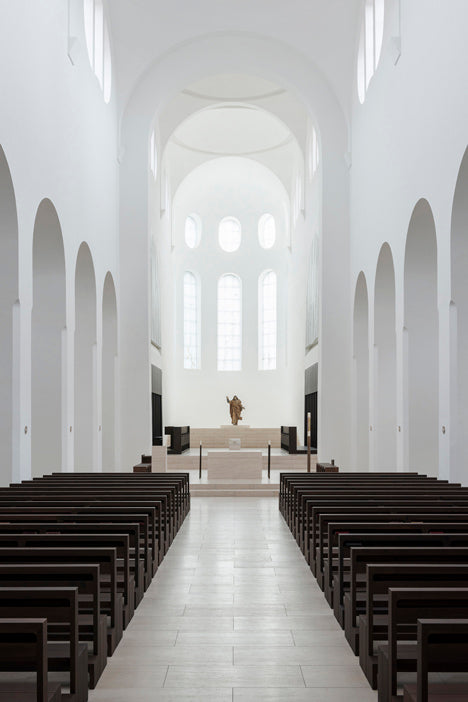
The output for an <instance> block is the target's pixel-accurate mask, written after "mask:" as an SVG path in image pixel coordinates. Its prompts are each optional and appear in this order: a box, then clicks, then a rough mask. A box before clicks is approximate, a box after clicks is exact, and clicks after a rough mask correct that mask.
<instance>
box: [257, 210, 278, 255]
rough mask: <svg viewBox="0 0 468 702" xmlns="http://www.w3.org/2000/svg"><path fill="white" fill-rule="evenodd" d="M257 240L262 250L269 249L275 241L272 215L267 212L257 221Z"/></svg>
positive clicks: (274, 225) (274, 226)
mask: <svg viewBox="0 0 468 702" xmlns="http://www.w3.org/2000/svg"><path fill="white" fill-rule="evenodd" d="M258 239H259V241H260V246H261V247H262V248H264V249H271V247H272V246H274V244H275V241H276V223H275V218H274V217H273V215H271V214H269V213H268V212H267V213H266V214H264V215H262V216H261V217H260V219H259V220H258Z"/></svg>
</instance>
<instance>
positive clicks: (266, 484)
mask: <svg viewBox="0 0 468 702" xmlns="http://www.w3.org/2000/svg"><path fill="white" fill-rule="evenodd" d="M217 451H219V452H221V453H224V452H225V451H226V449H224V448H221V449H213V448H207V449H203V450H202V477H201V479H200V478H199V454H200V449H199V448H198V449H195V448H192V449H190V450H189V451H186V452H185V453H183V454H182V455H179V456H168V457H167V470H168V471H169V472H172V471H173V472H177V471H184V472H188V473H189V474H190V491H191V494H192V497H197V496H198V497H277V496H278V493H279V476H280V473H285V472H287V471H291V472H302V471H304V473H305V472H306V471H307V456H305V455H303V454H289V453H287V452H286V451H283V450H282V449H279V448H272V449H271V471H270V479H268V471H267V468H268V450H267V449H256V452H258V453H259V454H261V461H262V470H261V478H260V477H259V478H258V479H253V478H252V479H250V478H249V479H243V478H237V479H236V478H228V477H224V476H223V477H222V478H213V479H209V478H208V470H207V457H208V452H210V453H211V454H213V453H216V452H217ZM242 451H245V452H249V453H252V449H241V450H240V451H239V450H237V451H231V452H230V453H231V454H232V456H233V459H234V457H235V456H236V455H237V456H239V454H241V453H242ZM316 463H317V456H316V455H312V456H311V470H312V471H313V472H315V470H316Z"/></svg>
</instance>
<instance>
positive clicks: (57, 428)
mask: <svg viewBox="0 0 468 702" xmlns="http://www.w3.org/2000/svg"><path fill="white" fill-rule="evenodd" d="M65 324H66V286H65V253H64V248H63V239H62V231H61V228H60V222H59V220H58V216H57V212H56V211H55V208H54V206H53V204H52V202H51V201H50V200H47V199H46V200H43V201H42V202H41V204H40V205H39V209H38V211H37V215H36V221H35V224H34V238H33V308H32V317H31V466H32V474H33V475H34V476H40V475H43V474H44V473H50V472H51V471H58V470H61V469H62V467H63V464H64V461H63V453H62V449H63V438H62V437H63V430H64V421H63V409H64V408H63V401H62V396H63V391H62V377H63V351H62V336H63V330H64V328H65Z"/></svg>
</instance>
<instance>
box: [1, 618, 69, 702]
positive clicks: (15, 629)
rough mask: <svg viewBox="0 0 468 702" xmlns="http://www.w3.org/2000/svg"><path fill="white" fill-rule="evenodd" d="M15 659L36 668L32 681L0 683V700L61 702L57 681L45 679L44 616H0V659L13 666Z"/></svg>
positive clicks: (46, 677)
mask: <svg viewBox="0 0 468 702" xmlns="http://www.w3.org/2000/svg"><path fill="white" fill-rule="evenodd" d="M18 659H20V660H22V661H24V662H25V663H30V664H31V667H32V669H33V670H35V671H36V676H37V679H36V683H35V684H34V683H8V682H1V683H0V702H12V700H13V699H14V700H15V702H61V700H62V695H61V690H60V685H59V684H58V683H49V682H48V671H47V621H46V619H43V618H41V619H26V618H21V619H0V660H1V661H2V662H3V666H4V668H5V669H8V666H9V665H11V667H12V668H13V670H14V666H15V664H16V663H17V661H18Z"/></svg>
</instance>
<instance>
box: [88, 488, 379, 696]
mask: <svg viewBox="0 0 468 702" xmlns="http://www.w3.org/2000/svg"><path fill="white" fill-rule="evenodd" d="M89 699H90V702H176V701H177V702H178V701H179V700H180V702H188V701H190V702H194V701H195V700H197V701H198V700H199V701H200V702H228V701H229V702H231V701H234V702H256V701H257V700H264V701H265V702H270V701H271V702H273V701H274V702H306V701H307V702H375V701H376V700H377V695H376V693H375V692H372V690H371V689H370V688H369V685H368V683H367V681H366V679H365V677H364V675H363V674H362V672H361V669H360V668H359V664H358V659H357V658H356V657H355V656H354V655H353V654H352V653H351V650H350V648H349V646H348V645H347V643H346V642H345V639H344V635H343V633H342V631H341V629H340V628H339V626H338V624H337V623H336V621H335V619H334V617H333V614H332V612H331V610H330V608H329V607H328V605H327V603H326V602H325V599H324V597H323V594H322V592H321V591H320V589H319V588H318V586H317V584H316V582H315V579H314V578H313V576H312V575H311V573H310V570H309V569H308V567H307V566H306V563H305V561H304V558H303V556H302V554H301V553H300V551H299V549H298V548H297V545H296V543H295V542H294V540H293V538H292V537H291V535H290V532H289V530H288V528H287V526H286V524H285V522H284V520H283V518H282V517H281V515H280V513H279V511H278V502H277V499H275V498H265V497H263V498H235V497H233V498H212V497H197V498H193V499H192V509H191V512H190V514H189V516H188V518H187V519H186V521H185V523H184V525H183V527H182V529H181V531H180V532H179V534H178V536H177V538H176V540H175V541H174V543H173V545H172V546H171V549H170V551H169V553H168V554H167V556H166V558H165V560H164V563H163V564H162V565H161V567H160V569H159V571H158V573H157V574H156V577H155V578H154V580H153V583H152V584H151V586H150V588H149V589H148V591H147V593H146V595H145V598H144V600H143V602H142V603H141V604H140V606H139V607H138V610H137V611H136V613H135V616H134V618H133V620H132V622H131V624H130V625H129V627H128V628H127V630H126V631H125V633H124V638H123V640H122V642H121V643H120V645H119V647H118V649H117V651H116V652H115V654H114V656H113V657H112V658H111V659H109V661H108V664H107V668H106V670H105V671H104V674H103V676H102V678H101V680H100V682H99V684H98V686H97V688H96V690H94V691H93V692H91V693H90V698H89Z"/></svg>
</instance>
